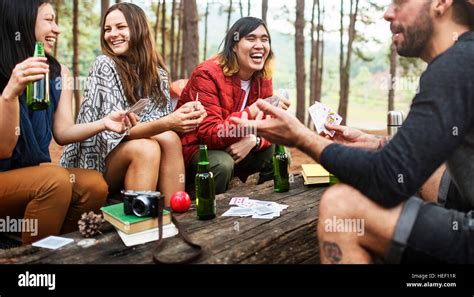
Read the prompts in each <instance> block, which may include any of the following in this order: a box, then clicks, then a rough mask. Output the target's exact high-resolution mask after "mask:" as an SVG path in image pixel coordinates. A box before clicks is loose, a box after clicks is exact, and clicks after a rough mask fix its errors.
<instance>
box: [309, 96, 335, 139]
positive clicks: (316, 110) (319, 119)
mask: <svg viewBox="0 0 474 297" xmlns="http://www.w3.org/2000/svg"><path fill="white" fill-rule="evenodd" d="M309 114H310V116H311V119H312V120H313V123H314V126H315V127H316V131H317V132H318V134H321V132H324V133H325V134H326V135H329V136H331V137H334V134H335V133H336V132H335V131H329V130H328V129H326V127H325V124H326V123H330V124H332V125H339V124H340V123H341V122H342V117H341V116H340V115H338V114H337V113H336V112H334V111H333V110H332V109H331V108H329V107H327V106H326V105H324V104H322V103H320V102H316V103H315V104H314V105H312V106H311V107H310V108H309Z"/></svg>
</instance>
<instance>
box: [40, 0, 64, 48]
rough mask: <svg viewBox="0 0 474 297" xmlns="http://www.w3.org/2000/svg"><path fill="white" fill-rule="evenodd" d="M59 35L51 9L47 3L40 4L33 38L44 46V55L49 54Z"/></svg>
mask: <svg viewBox="0 0 474 297" xmlns="http://www.w3.org/2000/svg"><path fill="white" fill-rule="evenodd" d="M60 33H61V32H60V31H59V27H58V25H57V24H56V15H55V14H54V10H53V7H52V6H51V4H48V3H45V4H42V5H41V6H40V7H39V8H38V15H37V17H36V24H35V38H36V40H37V41H40V42H42V43H43V44H44V50H45V52H46V53H48V54H51V51H52V49H53V47H54V46H55V44H56V40H57V38H58V35H59V34H60Z"/></svg>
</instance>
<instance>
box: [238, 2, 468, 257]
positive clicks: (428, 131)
mask: <svg viewBox="0 0 474 297" xmlns="http://www.w3.org/2000/svg"><path fill="white" fill-rule="evenodd" d="M473 7H474V4H473V3H472V1H471V0H393V2H392V4H391V5H390V7H389V8H388V10H387V11H386V13H385V15H384V17H385V20H387V21H388V22H390V29H391V31H392V33H393V43H394V44H395V46H396V49H397V52H398V53H399V54H400V55H401V56H405V57H419V58H421V59H422V60H424V61H425V62H427V63H428V67H427V69H426V71H425V72H424V73H423V75H422V77H421V79H420V88H419V92H418V93H417V94H416V96H415V98H414V99H413V103H412V105H411V108H410V113H409V114H408V117H407V119H406V121H405V122H404V124H403V126H402V127H401V129H400V130H399V131H398V133H397V134H396V135H395V137H394V138H393V139H392V140H391V141H390V142H388V143H387V144H386V145H385V142H384V141H381V140H380V139H378V138H377V137H375V136H371V135H367V134H364V133H362V132H360V131H357V130H353V129H352V130H351V129H349V128H347V127H341V126H338V127H335V126H330V125H328V128H329V129H334V130H336V131H337V134H336V138H335V140H329V139H326V138H324V137H321V136H319V135H315V134H314V133H313V132H311V131H309V130H308V129H306V128H305V127H304V126H303V125H302V124H301V123H300V122H299V121H298V120H296V118H294V117H291V116H289V115H287V114H285V113H283V112H281V111H279V110H277V109H275V108H273V107H272V106H270V105H269V104H267V103H265V102H263V101H259V102H258V103H257V106H258V107H259V108H260V109H261V110H262V111H263V112H264V113H265V114H268V115H271V116H272V117H271V118H268V119H266V120H259V121H248V120H247V121H245V120H241V119H232V121H233V122H235V123H239V124H243V125H252V126H255V128H256V129H257V131H258V133H259V135H261V136H262V137H265V138H266V139H268V140H269V141H271V142H273V143H279V144H284V145H288V146H296V147H298V148H299V149H300V150H302V151H303V152H305V153H307V154H308V155H309V156H311V157H312V158H313V159H315V160H316V161H319V162H320V163H321V164H322V165H323V166H324V167H325V168H326V169H328V170H329V171H330V172H332V173H333V174H335V175H336V176H337V177H338V178H339V180H341V181H342V183H340V184H338V185H336V186H333V187H331V188H329V189H328V190H327V191H326V192H325V193H324V195H323V197H322V200H321V203H320V209H319V223H318V231H317V232H318V238H319V243H320V252H321V253H320V254H321V262H322V263H373V262H374V261H375V260H377V259H381V260H383V261H384V262H385V263H413V262H431V263H433V262H443V263H471V264H472V263H474V215H473V212H472V210H473V209H474V183H473V181H474V32H472V31H471V30H472V29H473V15H474V14H473V13H472V12H473V10H474V8H473ZM288 127H291V129H288ZM443 164H447V168H448V170H447V171H446V172H444V167H442V165H443ZM438 168H441V169H439V170H438V171H437V169H438ZM433 173H434V174H433ZM430 176H431V177H432V178H431V181H430ZM427 181H428V182H427ZM423 183H427V185H428V186H430V187H431V188H430V189H429V190H425V191H422V192H424V195H420V196H421V197H416V196H415V195H416V194H417V192H418V191H419V189H420V188H421V187H422V185H423ZM430 190H431V191H430ZM334 219H336V220H339V219H342V220H345V219H350V220H352V221H354V220H355V221H356V222H357V221H358V220H359V221H361V222H363V224H360V225H362V226H364V230H363V231H364V232H354V230H352V229H351V230H342V231H341V230H337V232H335V231H334V230H333V228H326V225H327V223H328V222H330V221H332V220H334ZM346 231H347V232H346Z"/></svg>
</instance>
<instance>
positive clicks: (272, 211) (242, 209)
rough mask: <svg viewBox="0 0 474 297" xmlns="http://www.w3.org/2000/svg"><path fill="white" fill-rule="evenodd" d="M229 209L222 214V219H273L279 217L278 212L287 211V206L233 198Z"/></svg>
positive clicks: (272, 202) (271, 202)
mask: <svg viewBox="0 0 474 297" xmlns="http://www.w3.org/2000/svg"><path fill="white" fill-rule="evenodd" d="M229 205H235V206H237V207H231V208H230V209H229V210H228V211H226V212H225V213H223V214H222V216H223V217H249V216H252V218H253V219H267V220H268V219H273V218H276V217H279V216H280V212H281V211H283V210H285V209H287V208H288V205H284V204H279V203H276V202H274V201H261V200H254V199H250V198H249V197H234V198H232V199H231V200H230V203H229Z"/></svg>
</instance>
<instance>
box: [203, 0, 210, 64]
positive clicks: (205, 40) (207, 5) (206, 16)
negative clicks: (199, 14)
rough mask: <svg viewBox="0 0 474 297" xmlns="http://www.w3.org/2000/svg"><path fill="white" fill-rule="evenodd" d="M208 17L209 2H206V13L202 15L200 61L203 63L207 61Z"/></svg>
mask: <svg viewBox="0 0 474 297" xmlns="http://www.w3.org/2000/svg"><path fill="white" fill-rule="evenodd" d="M208 16H209V0H207V4H206V13H205V14H204V54H203V56H202V60H203V61H205V60H206V59H207V28H208V27H207V20H208Z"/></svg>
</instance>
